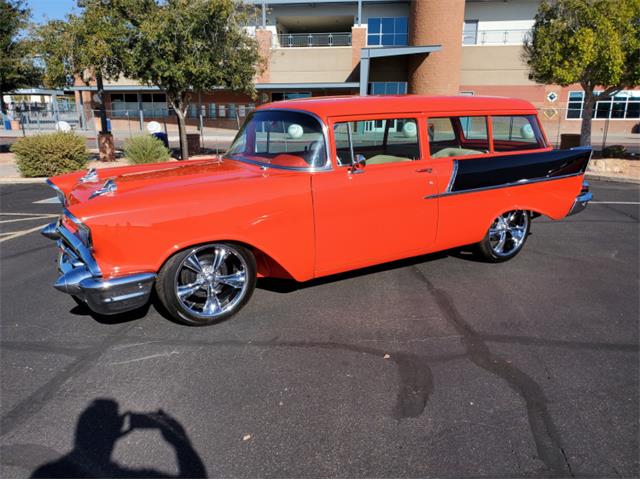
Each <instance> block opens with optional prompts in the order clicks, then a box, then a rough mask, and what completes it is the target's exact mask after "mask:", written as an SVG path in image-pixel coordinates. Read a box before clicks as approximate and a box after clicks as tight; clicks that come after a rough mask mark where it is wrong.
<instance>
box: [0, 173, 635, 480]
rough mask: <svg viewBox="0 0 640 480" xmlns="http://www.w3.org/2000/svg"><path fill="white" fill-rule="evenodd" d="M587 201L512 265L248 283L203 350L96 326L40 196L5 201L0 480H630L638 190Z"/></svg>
mask: <svg viewBox="0 0 640 480" xmlns="http://www.w3.org/2000/svg"><path fill="white" fill-rule="evenodd" d="M591 185H592V191H593V192H594V196H595V199H594V200H595V201H594V203H592V204H591V205H590V206H589V207H588V208H587V210H586V211H584V212H583V213H581V214H580V215H577V216H574V217H571V218H568V219H566V220H563V221H561V222H552V221H550V220H547V219H544V218H539V219H536V220H535V221H534V223H533V227H532V235H531V237H530V238H529V240H528V243H527V245H526V246H525V248H524V250H523V252H522V253H521V254H520V255H519V256H518V257H516V258H515V259H514V260H512V261H510V262H507V263H505V264H500V265H489V264H486V263H480V262H476V261H474V260H472V259H469V258H468V257H466V256H465V255H460V254H458V253H456V252H450V253H444V254H437V255H430V256H426V257H421V258H416V259H411V260H408V261H403V262H398V263H394V264H388V265H384V266H381V267H378V268H373V269H367V270H364V271H358V272H354V273H351V274H348V275H341V276H338V277H332V278H329V279H326V280H323V281H317V282H312V283H310V284H305V285H295V284H281V283H272V282H271V283H270V282H262V283H261V284H260V285H259V289H258V290H257V291H256V293H255V295H254V296H253V298H252V300H251V302H250V304H249V305H248V306H247V307H246V308H245V309H244V310H243V311H241V312H240V314H239V315H238V316H236V317H234V318H232V319H231V320H230V321H227V322H225V323H222V324H220V325H216V326H213V327H207V328H189V327H184V326H180V325H177V324H174V323H171V322H169V321H167V320H166V319H164V318H163V317H162V316H161V315H160V314H159V313H158V312H157V311H156V310H155V309H154V308H153V307H151V308H150V309H149V311H148V312H147V314H146V315H145V316H143V317H141V318H138V317H139V316H134V317H131V316H120V317H114V318H112V319H110V320H105V319H104V318H93V317H92V316H91V315H89V314H88V312H87V311H86V310H84V309H83V308H81V307H78V306H76V305H75V304H74V302H73V300H72V299H71V298H70V297H68V296H66V295H64V294H62V293H59V292H57V291H55V290H54V289H53V288H52V287H51V284H52V283H53V281H54V280H55V278H56V272H55V265H54V257H55V255H56V248H55V245H54V244H53V242H51V241H50V240H47V239H45V238H44V237H42V236H41V235H39V234H38V233H37V230H38V227H39V226H41V225H43V224H45V223H48V222H49V221H51V220H50V217H46V215H53V214H56V213H57V212H58V211H59V209H60V206H59V205H56V204H54V203H34V202H37V201H41V200H47V199H49V198H51V197H52V196H53V194H52V193H51V191H50V190H49V189H48V188H47V187H45V186H44V185H24V184H22V185H2V186H0V195H1V197H0V198H1V216H0V222H1V223H0V233H1V235H0V257H1V260H0V261H1V267H0V285H1V295H0V302H1V303H0V313H1V321H0V322H1V325H0V327H1V341H0V354H1V377H0V380H1V383H0V387H1V389H0V400H1V404H0V413H1V424H0V428H1V431H0V434H1V436H0V464H1V470H0V474H1V475H2V476H3V477H24V476H31V475H34V476H55V475H56V474H57V475H60V474H62V475H63V476H68V475H70V473H69V472H70V471H71V470H69V468H71V467H72V466H78V465H81V466H83V468H86V469H88V471H90V472H92V473H93V474H95V475H98V476H128V477H135V476H195V477H197V476H205V475H206V476H211V477H468V476H473V477H513V476H532V477H540V476H545V477H547V476H553V477H556V476H560V477H571V476H575V477H583V476H587V477H638V475H639V474H640V472H639V465H638V461H639V460H638V458H639V445H638V437H639V432H638V429H639V427H638V425H639V412H640V409H639V402H638V393H639V365H640V364H639V358H638V352H639V343H638V319H639V305H640V300H639V287H640V286H639V277H640V272H639V268H640V267H639V265H640V263H639V262H640V259H639V255H638V253H639V252H638V251H639V245H640V238H639V233H640V229H639V226H638V218H639V211H640V205H638V202H639V201H640V189H639V188H638V185H628V184H618V183H607V182H595V181H594V182H591ZM598 202H603V203H598ZM16 232H17V233H16ZM65 474H66V475H65Z"/></svg>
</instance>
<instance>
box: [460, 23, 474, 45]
mask: <svg viewBox="0 0 640 480" xmlns="http://www.w3.org/2000/svg"><path fill="white" fill-rule="evenodd" d="M477 43H478V20H465V21H464V27H463V28H462V44H463V45H476V44H477Z"/></svg>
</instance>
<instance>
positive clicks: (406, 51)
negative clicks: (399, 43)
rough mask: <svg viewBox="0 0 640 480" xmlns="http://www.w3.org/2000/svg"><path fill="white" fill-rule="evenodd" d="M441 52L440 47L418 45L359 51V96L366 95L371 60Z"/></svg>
mask: <svg viewBox="0 0 640 480" xmlns="http://www.w3.org/2000/svg"><path fill="white" fill-rule="evenodd" d="M440 50H442V45H419V46H415V47H374V48H363V49H362V50H360V95H362V96H365V95H366V94H367V86H368V84H369V67H370V63H371V59H372V58H384V57H398V56H401V55H429V54H430V53H432V52H438V51H440Z"/></svg>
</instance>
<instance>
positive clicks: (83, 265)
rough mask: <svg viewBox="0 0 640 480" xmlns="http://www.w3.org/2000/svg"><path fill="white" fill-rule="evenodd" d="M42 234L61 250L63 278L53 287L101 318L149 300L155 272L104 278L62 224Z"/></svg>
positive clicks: (59, 265)
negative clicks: (83, 303) (77, 300)
mask: <svg viewBox="0 0 640 480" xmlns="http://www.w3.org/2000/svg"><path fill="white" fill-rule="evenodd" d="M42 234H43V235H44V236H45V237H47V238H50V239H52V240H55V241H56V242H57V244H58V246H59V247H60V249H61V252H60V255H59V257H58V271H59V272H60V273H61V274H62V276H61V277H60V278H58V280H57V281H56V282H55V283H54V285H53V286H54V287H55V288H56V289H58V290H60V291H61V292H64V293H68V294H69V295H74V296H76V297H77V298H79V299H80V300H82V301H84V302H85V303H86V304H87V305H88V306H89V308H90V309H91V310H93V311H94V312H96V313H99V314H101V315H113V314H117V313H122V312H127V311H129V310H134V309H136V308H139V307H142V306H144V305H145V304H146V303H147V302H148V301H149V297H150V295H151V289H152V288H153V282H154V281H155V279H156V274H155V273H138V274H135V275H128V276H125V277H118V278H109V279H104V278H102V273H101V272H100V268H99V267H98V264H97V263H96V261H95V259H94V258H93V255H92V254H91V251H90V250H89V249H88V248H87V247H86V246H85V245H84V244H83V243H82V242H81V241H80V239H78V238H77V237H76V236H75V235H74V234H73V233H72V232H71V231H70V230H68V229H67V228H66V227H64V226H63V225H61V223H60V222H59V221H57V222H54V223H51V224H49V225H47V226H46V227H44V228H43V229H42Z"/></svg>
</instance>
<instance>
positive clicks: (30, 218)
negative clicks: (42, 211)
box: [0, 215, 57, 223]
mask: <svg viewBox="0 0 640 480" xmlns="http://www.w3.org/2000/svg"><path fill="white" fill-rule="evenodd" d="M51 217H57V215H39V216H37V217H27V218H12V219H11V220H0V223H12V222H28V221H29V220H31V221H34V220H46V219H47V218H51Z"/></svg>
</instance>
